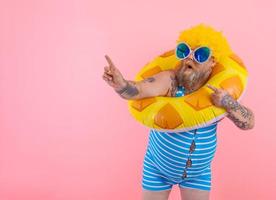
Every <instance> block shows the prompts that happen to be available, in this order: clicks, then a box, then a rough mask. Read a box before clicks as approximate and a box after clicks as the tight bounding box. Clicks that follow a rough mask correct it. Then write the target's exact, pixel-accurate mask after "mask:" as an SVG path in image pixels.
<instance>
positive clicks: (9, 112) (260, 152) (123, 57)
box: [0, 0, 276, 200]
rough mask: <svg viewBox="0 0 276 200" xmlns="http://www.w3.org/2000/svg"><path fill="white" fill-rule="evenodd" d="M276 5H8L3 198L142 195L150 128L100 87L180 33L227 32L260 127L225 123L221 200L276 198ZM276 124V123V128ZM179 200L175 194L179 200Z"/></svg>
mask: <svg viewBox="0 0 276 200" xmlns="http://www.w3.org/2000/svg"><path fill="white" fill-rule="evenodd" d="M275 6H276V5H275V2H274V1H273V0H262V1H252V0H251V1H250V0H245V1H239V0H232V1H227V2H226V1H220V0H214V1H201V0H198V1H183V0H171V1H160V0H158V1H157V0H154V1H146V0H138V1H129V0H118V1H101V2H99V1H97V2H96V1H95V0H92V1H91V0H41V1H36V0H26V1H19V0H18V1H15V0H13V1H5V2H4V1H1V3H0V28H1V30H0V81H1V82H0V199H1V200H76V199H79V200H94V199H97V200H106V199H114V200H122V199H131V200H138V199H141V198H140V197H141V192H142V188H141V176H142V162H143V157H144V153H145V150H146V145H147V142H148V132H149V131H148V128H146V127H144V126H142V125H140V124H139V123H138V122H136V121H135V120H134V119H133V118H132V117H131V116H130V114H129V112H128V110H127V104H126V101H125V100H123V99H121V98H120V97H119V96H118V95H117V94H116V93H114V91H113V90H112V89H111V88H110V87H109V86H108V85H107V84H106V83H105V82H104V80H103V79H102V74H103V67H104V66H105V65H106V61H105V59H104V54H109V55H110V57H111V58H112V59H113V61H114V63H115V64H116V66H117V67H118V68H119V69H120V70H121V72H122V73H123V74H124V76H125V78H126V79H129V80H131V79H133V78H134V76H135V74H136V73H137V72H138V70H139V69H140V68H141V67H142V66H143V65H144V64H146V63H147V62H148V61H149V60H150V59H152V58H153V57H155V56H156V55H159V54H160V53H162V52H164V51H166V50H168V49H171V48H173V47H174V45H175V41H176V39H177V37H178V34H179V32H180V31H181V30H183V29H186V28H188V27H190V26H191V25H195V24H197V23H200V22H205V23H206V24H210V25H212V26H214V27H216V28H217V29H219V30H223V32H224V34H225V35H226V37H227V38H228V40H229V42H230V43H231V46H232V48H233V49H234V50H235V52H236V53H237V54H238V55H240V56H241V57H242V58H243V60H244V62H245V64H246V65H247V67H248V71H249V74H250V77H249V84H248V88H247V91H246V94H245V95H244V98H243V100H242V103H243V104H244V105H245V106H248V107H249V108H251V109H252V110H253V111H254V113H255V118H256V123H255V128H254V129H253V130H250V131H242V130H240V129H238V128H237V127H236V126H235V125H234V124H233V123H232V122H231V121H230V120H229V119H225V120H223V121H222V122H221V123H220V125H219V127H218V149H217V152H216V156H215V159H214V161H213V164H212V169H213V173H212V174H213V180H212V187H213V189H212V191H211V199H214V200H217V199H223V200H230V199H231V200H232V199H236V200H238V199H256V200H263V199H268V200H272V199H276V194H275V182H276V174H275V169H276V162H275V154H274V152H275V151H276V145H275V139H276V128H275V114H276V113H275V102H276V90H275V88H276V83H275V80H276V76H275V74H276V68H275V62H274V59H275V57H276V55H275V45H276V44H275V36H276V26H275V18H276V14H275V9H274V8H275ZM273 123H274V124H273ZM175 199H180V196H179V191H178V188H177V187H174V188H173V191H172V193H171V196H170V200H175Z"/></svg>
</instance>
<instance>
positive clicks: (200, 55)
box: [175, 42, 211, 64]
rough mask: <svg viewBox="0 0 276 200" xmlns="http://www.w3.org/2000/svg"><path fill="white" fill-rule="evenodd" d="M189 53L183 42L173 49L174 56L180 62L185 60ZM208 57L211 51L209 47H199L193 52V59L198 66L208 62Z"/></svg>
mask: <svg viewBox="0 0 276 200" xmlns="http://www.w3.org/2000/svg"><path fill="white" fill-rule="evenodd" d="M191 52H192V50H191V48H190V47H189V46H188V45H187V44H186V43H184V42H182V43H179V44H178V45H177V47H176V49H175V55H176V57H177V58H178V59H180V60H183V59H185V58H187V57H188V56H189V55H190V54H191ZM210 57H211V49H210V48H209V47H206V46H201V47H198V48H196V49H195V50H194V51H193V58H194V60H195V61H196V62H197V63H199V64H202V63H204V62H206V61H208V59H209V58H210Z"/></svg>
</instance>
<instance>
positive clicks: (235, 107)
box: [222, 95, 255, 130]
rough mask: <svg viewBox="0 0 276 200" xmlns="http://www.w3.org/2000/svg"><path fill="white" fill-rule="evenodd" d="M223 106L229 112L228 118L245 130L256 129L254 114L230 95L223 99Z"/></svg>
mask: <svg viewBox="0 0 276 200" xmlns="http://www.w3.org/2000/svg"><path fill="white" fill-rule="evenodd" d="M222 106H223V107H224V108H225V109H226V111H227V113H228V114H227V117H228V118H229V119H230V120H232V121H233V122H234V124H236V126H237V127H239V128H240V129H243V130H247V129H252V128H253V127H254V123H255V120H254V113H253V112H252V110H250V109H249V108H247V107H245V106H243V105H241V104H240V103H239V102H237V101H236V100H235V99H233V97H232V96H230V95H225V96H224V97H223V98H222Z"/></svg>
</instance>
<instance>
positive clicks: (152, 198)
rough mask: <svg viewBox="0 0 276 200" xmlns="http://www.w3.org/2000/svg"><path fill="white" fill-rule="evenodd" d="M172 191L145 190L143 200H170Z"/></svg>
mask: <svg viewBox="0 0 276 200" xmlns="http://www.w3.org/2000/svg"><path fill="white" fill-rule="evenodd" d="M170 192H171V189H169V190H163V191H150V190H145V189H143V200H168V198H169V195H170Z"/></svg>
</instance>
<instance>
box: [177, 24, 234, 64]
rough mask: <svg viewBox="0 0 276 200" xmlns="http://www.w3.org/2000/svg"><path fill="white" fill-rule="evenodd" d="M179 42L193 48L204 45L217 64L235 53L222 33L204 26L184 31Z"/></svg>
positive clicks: (200, 25)
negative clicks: (210, 51) (209, 50)
mask: <svg viewBox="0 0 276 200" xmlns="http://www.w3.org/2000/svg"><path fill="white" fill-rule="evenodd" d="M177 42H178V43H180V42H185V43H187V44H188V45H189V46H190V47H191V48H196V47H198V46H203V45H204V46H208V47H209V48H210V49H211V50H212V55H213V56H214V59H215V61H217V62H220V61H221V60H222V59H223V58H224V57H227V56H230V55H231V54H232V53H233V52H232V50H231V48H230V46H229V44H228V42H227V40H226V38H225V37H224V36H223V35H222V33H221V32H218V31H216V30H215V29H213V28H212V27H210V26H207V25H204V24H199V25H197V26H194V27H191V28H190V29H187V30H184V31H182V32H181V33H180V36H179V38H178V40H177Z"/></svg>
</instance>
